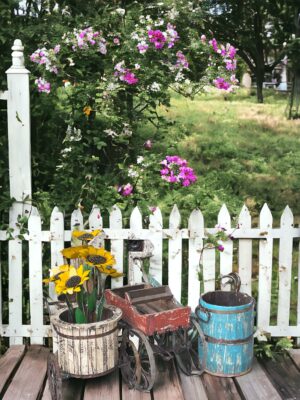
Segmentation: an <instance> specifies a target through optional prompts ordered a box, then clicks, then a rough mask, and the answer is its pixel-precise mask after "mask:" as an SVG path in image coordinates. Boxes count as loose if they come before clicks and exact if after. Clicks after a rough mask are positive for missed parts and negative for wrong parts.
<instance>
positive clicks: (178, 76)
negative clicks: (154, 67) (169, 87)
mask: <svg viewBox="0 0 300 400" xmlns="http://www.w3.org/2000/svg"><path fill="white" fill-rule="evenodd" d="M183 80H184V75H183V74H182V73H181V72H180V71H179V72H178V73H177V75H176V76H175V82H181V81H183Z"/></svg>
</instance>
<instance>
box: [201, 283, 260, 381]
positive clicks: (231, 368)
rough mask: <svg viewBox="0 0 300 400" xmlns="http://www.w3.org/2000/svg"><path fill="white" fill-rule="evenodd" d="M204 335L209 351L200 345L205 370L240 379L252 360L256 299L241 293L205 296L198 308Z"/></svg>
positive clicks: (209, 293) (248, 368)
mask: <svg viewBox="0 0 300 400" xmlns="http://www.w3.org/2000/svg"><path fill="white" fill-rule="evenodd" d="M196 313H197V316H198V318H199V320H200V326H201V328H202V331H203V333H204V336H205V341H206V352H205V354H204V352H203V345H202V344H201V345H200V344H199V347H198V353H199V357H200V359H203V358H205V360H204V364H205V371H206V372H208V373H209V374H212V375H217V376H226V377H232V376H239V375H243V374H246V373H247V372H249V371H250V370H251V366H252V361H253V320H254V299H253V298H252V297H251V296H249V295H247V294H245V293H240V292H238V291H236V292H234V291H230V292H225V291H221V290H217V291H213V292H207V293H205V294H204V295H203V296H202V297H201V298H200V301H199V306H198V307H197V309H196Z"/></svg>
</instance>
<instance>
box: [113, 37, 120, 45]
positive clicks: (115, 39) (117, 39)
mask: <svg viewBox="0 0 300 400" xmlns="http://www.w3.org/2000/svg"><path fill="white" fill-rule="evenodd" d="M113 42H114V44H116V45H117V46H120V39H119V38H117V37H114V40H113Z"/></svg>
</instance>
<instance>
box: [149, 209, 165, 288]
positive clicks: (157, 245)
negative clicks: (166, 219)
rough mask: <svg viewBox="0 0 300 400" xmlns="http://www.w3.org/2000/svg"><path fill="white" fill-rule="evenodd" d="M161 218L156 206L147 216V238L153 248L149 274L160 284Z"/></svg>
mask: <svg viewBox="0 0 300 400" xmlns="http://www.w3.org/2000/svg"><path fill="white" fill-rule="evenodd" d="M162 229H163V220H162V215H161V211H160V209H159V208H158V207H157V208H156V209H155V210H154V211H153V213H152V214H151V215H150V218H149V240H151V242H152V244H153V246H154V249H153V256H152V257H151V258H150V270H149V272H150V275H152V276H153V278H155V279H156V280H157V281H158V282H159V283H160V284H161V283H162V267H161V266H162V256H163V230H162Z"/></svg>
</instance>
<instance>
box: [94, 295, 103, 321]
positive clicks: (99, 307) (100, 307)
mask: <svg viewBox="0 0 300 400" xmlns="http://www.w3.org/2000/svg"><path fill="white" fill-rule="evenodd" d="M104 303H105V297H104V295H102V297H101V299H100V300H99V301H97V305H96V316H97V321H101V319H102V313H103V307H104Z"/></svg>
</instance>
